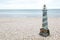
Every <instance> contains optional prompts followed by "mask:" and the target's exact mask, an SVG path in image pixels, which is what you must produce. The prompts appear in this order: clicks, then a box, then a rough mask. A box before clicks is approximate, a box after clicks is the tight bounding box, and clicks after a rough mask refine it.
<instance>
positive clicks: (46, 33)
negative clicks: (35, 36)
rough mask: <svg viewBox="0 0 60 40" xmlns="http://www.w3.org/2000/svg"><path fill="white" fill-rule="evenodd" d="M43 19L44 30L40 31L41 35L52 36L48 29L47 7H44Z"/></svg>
mask: <svg viewBox="0 0 60 40" xmlns="http://www.w3.org/2000/svg"><path fill="white" fill-rule="evenodd" d="M42 11H43V18H42V28H41V29H40V33H39V35H41V36H43V37H47V36H49V35H50V32H49V29H48V20H47V9H46V5H44V6H43V10H42Z"/></svg>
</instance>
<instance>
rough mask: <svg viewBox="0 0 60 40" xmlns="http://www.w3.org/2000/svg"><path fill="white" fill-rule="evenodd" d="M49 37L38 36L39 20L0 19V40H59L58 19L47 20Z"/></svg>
mask: <svg viewBox="0 0 60 40" xmlns="http://www.w3.org/2000/svg"><path fill="white" fill-rule="evenodd" d="M48 23H49V24H48V25H49V29H50V36H48V37H42V36H39V31H40V28H41V27H42V19H41V18H0V40H60V18H49V19H48Z"/></svg>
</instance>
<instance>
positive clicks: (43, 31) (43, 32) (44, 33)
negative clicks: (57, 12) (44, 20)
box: [39, 28, 50, 37]
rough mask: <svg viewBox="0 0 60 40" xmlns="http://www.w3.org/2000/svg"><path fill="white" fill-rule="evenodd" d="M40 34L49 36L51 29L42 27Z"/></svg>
mask: <svg viewBox="0 0 60 40" xmlns="http://www.w3.org/2000/svg"><path fill="white" fill-rule="evenodd" d="M39 35H41V36H43V37H47V36H49V35H50V31H49V29H48V30H46V29H44V28H41V29H40V33H39Z"/></svg>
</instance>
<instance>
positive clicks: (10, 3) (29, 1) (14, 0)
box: [0, 0, 60, 9]
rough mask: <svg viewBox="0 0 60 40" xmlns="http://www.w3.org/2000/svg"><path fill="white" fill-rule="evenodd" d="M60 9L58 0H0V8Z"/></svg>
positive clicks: (59, 0)
mask: <svg viewBox="0 0 60 40" xmlns="http://www.w3.org/2000/svg"><path fill="white" fill-rule="evenodd" d="M44 4H46V6H47V8H48V9H60V0H0V9H42V8H43V5H44Z"/></svg>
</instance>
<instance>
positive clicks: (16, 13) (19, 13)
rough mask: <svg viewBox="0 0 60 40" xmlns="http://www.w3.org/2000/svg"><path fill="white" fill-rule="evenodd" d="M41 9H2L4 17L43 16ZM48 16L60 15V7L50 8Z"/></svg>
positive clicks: (1, 13) (0, 12) (0, 13)
mask: <svg viewBox="0 0 60 40" xmlns="http://www.w3.org/2000/svg"><path fill="white" fill-rule="evenodd" d="M42 14H43V11H42V10H41V9H0V18H2V17H42ZM47 14H48V17H60V9H48V11H47Z"/></svg>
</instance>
